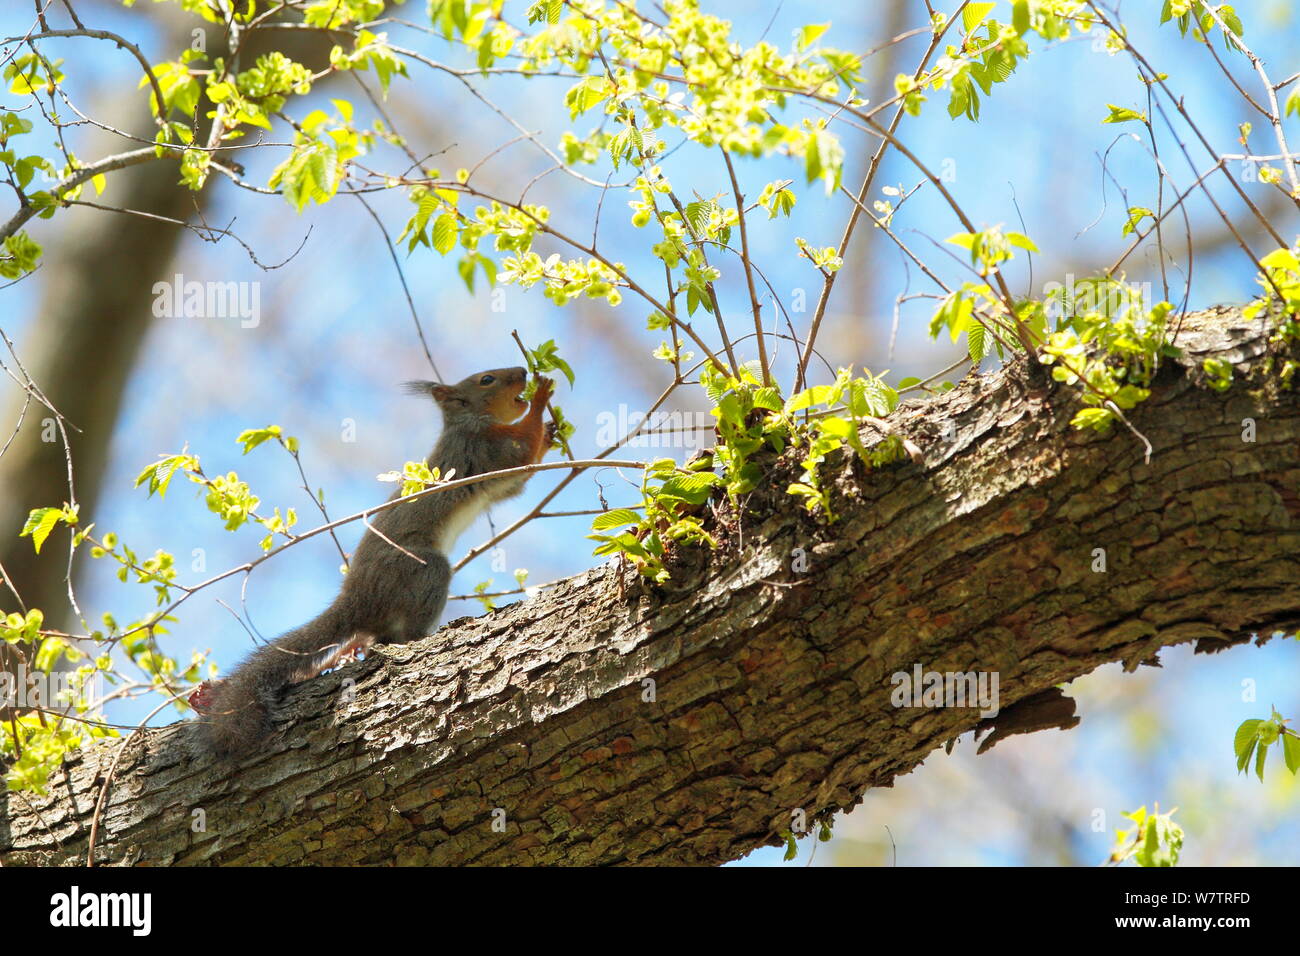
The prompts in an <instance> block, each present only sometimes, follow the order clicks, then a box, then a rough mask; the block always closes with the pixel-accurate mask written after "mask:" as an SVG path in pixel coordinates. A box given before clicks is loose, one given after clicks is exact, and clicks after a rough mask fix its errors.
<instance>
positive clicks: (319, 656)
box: [194, 368, 555, 757]
mask: <svg viewBox="0 0 1300 956" xmlns="http://www.w3.org/2000/svg"><path fill="white" fill-rule="evenodd" d="M527 379H528V374H527V372H526V371H525V370H524V369H522V368H498V369H489V370H488V371H486V372H479V373H477V374H476V375H471V376H469V377H468V378H466V379H464V380H463V381H461V382H458V383H457V384H455V385H443V384H441V383H438V382H425V381H418V382H407V383H406V386H405V388H406V390H407V391H408V392H410V393H412V394H419V395H428V396H429V397H431V398H432V399H433V400H434V401H435V402H436V403H437V405H438V408H439V409H440V411H441V412H442V420H443V429H442V434H441V435H440V436H439V438H438V443H437V444H436V445H435V446H434V449H433V451H432V452H430V453H429V457H428V459H427V462H428V465H429V467H430V468H437V469H438V470H439V473H440V474H441V475H442V477H443V478H444V479H446V478H447V477H448V476H449V475H451V472H453V471H454V472H455V474H454V475H451V478H452V480H455V479H457V478H469V477H471V476H473V475H480V474H484V473H486V472H491V471H499V470H501V469H505V468H517V467H520V466H523V465H530V464H536V463H537V462H539V461H541V460H542V457H543V456H544V455H545V454H546V452H547V449H549V448H550V445H551V442H552V440H553V438H554V435H555V423H554V422H549V423H544V422H543V421H542V415H543V413H544V411H545V409H546V404H547V401H548V399H549V398H550V396H551V390H552V387H553V385H552V382H551V381H550V379H547V378H542V377H541V376H538V377H537V380H536V381H537V387H536V391H535V392H534V393H533V399H532V403H531V405H530V404H529V403H528V402H527V401H525V400H524V399H523V397H522V392H523V388H524V385H525V384H526V382H527ZM525 409H527V414H524V416H523V418H520V417H519V416H520V414H521V413H523V412H524V410H525ZM516 419H518V421H516ZM527 481H528V475H521V476H518V477H510V478H494V479H492V480H490V481H483V482H478V483H476V484H472V485H466V486H464V487H461V488H452V489H450V490H447V491H439V492H434V493H433V494H429V495H425V496H424V497H422V498H417V499H415V500H414V501H408V502H406V503H404V504H400V505H397V506H396V507H392V508H387V509H385V510H383V511H381V512H379V513H378V514H376V515H375V517H374V519H373V520H372V522H371V526H370V527H369V528H368V529H367V530H366V533H365V534H364V536H363V537H362V538H361V542H360V543H359V544H358V545H357V549H356V551H355V553H354V554H353V556H352V561H351V565H350V569H349V571H348V573H347V576H346V577H345V578H344V579H343V586H342V588H341V589H340V590H339V593H338V596H337V597H336V598H335V599H334V602H333V603H332V604H330V606H329V607H327V608H326V609H325V610H324V611H322V612H321V614H320V615H319V616H318V617H316V618H314V619H313V620H311V621H309V622H308V623H306V624H304V625H302V626H301V627H299V628H297V629H296V630H293V631H290V632H288V633H287V634H285V635H284V636H282V637H280V638H279V639H277V640H275V641H273V642H272V643H270V644H265V645H263V646H262V647H259V648H258V649H257V650H255V651H253V652H252V653H251V654H250V655H249V656H248V657H247V658H246V659H245V660H244V661H243V662H242V663H241V664H240V665H239V666H238V667H237V668H236V669H235V671H234V672H233V673H232V674H231V675H230V676H229V677H227V678H225V679H224V680H221V681H217V682H216V683H214V684H211V685H205V686H204V687H203V688H201V690H200V692H199V695H198V696H199V698H200V699H199V700H195V701H194V704H195V709H196V710H198V711H199V712H200V716H201V718H202V719H201V720H200V721H198V722H197V728H198V733H199V740H200V744H201V746H202V747H203V749H204V750H206V751H207V752H208V753H209V754H211V755H213V756H216V757H241V756H244V755H247V754H248V753H249V752H251V751H252V750H253V749H254V748H255V747H256V746H257V745H258V744H259V743H260V742H261V741H262V740H263V739H264V738H265V737H266V735H267V734H268V733H269V732H270V720H269V711H270V706H271V705H272V704H273V703H274V702H275V701H276V700H278V699H279V698H280V696H281V695H282V694H283V692H284V691H285V689H286V688H287V687H288V686H289V685H291V684H294V683H297V682H299V681H302V680H306V679H307V678H309V677H313V676H315V675H316V674H319V673H320V672H321V671H323V670H328V669H329V668H331V667H334V666H337V665H338V664H339V663H341V662H342V661H344V660H346V659H348V658H350V657H352V656H353V655H354V654H355V653H356V652H358V651H360V650H363V649H365V648H367V647H370V646H371V645H373V644H376V643H378V644H405V643H407V642H409V641H414V640H418V639H419V638H422V637H424V636H425V635H427V634H428V633H429V632H430V630H431V629H432V628H433V627H434V626H435V625H436V624H437V623H438V618H439V617H440V615H441V614H442V609H443V606H444V604H446V601H447V591H448V588H449V586H450V584H451V574H452V572H451V564H450V563H449V562H448V560H447V554H448V552H449V551H450V550H451V548H452V547H453V546H454V545H455V543H456V539H457V538H458V537H459V536H460V534H461V532H463V531H464V530H465V529H466V528H468V527H469V526H470V524H472V523H473V521H474V519H475V518H477V517H478V516H479V515H480V514H482V513H483V512H484V511H485V510H486V509H487V508H488V506H490V505H491V504H493V503H494V502H497V501H501V500H502V499H505V498H511V497H514V496H515V495H517V494H519V493H520V492H521V491H522V490H523V488H524V484H525V483H526V482H527ZM400 495H401V489H398V491H397V492H396V493H394V494H393V495H392V496H391V497H390V499H389V500H390V501H391V500H392V499H393V498H397V497H399V496H400Z"/></svg>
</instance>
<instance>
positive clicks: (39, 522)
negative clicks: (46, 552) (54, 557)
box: [18, 508, 63, 554]
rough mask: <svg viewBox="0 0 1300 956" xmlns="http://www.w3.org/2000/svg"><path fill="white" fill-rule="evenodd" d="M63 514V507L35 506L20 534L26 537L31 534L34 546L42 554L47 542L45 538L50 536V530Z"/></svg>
mask: <svg viewBox="0 0 1300 956" xmlns="http://www.w3.org/2000/svg"><path fill="white" fill-rule="evenodd" d="M62 516H63V509H62V508H33V509H32V512H31V514H29V515H28V516H27V521H26V523H25V524H24V525H23V530H22V531H21V532H19V535H18V536H19V537H21V538H25V537H27V536H28V535H31V538H32V547H33V548H35V549H36V553H37V554H40V553H41V545H43V544H44V543H45V539H46V538H48V537H49V536H50V532H51V531H53V530H54V526H55V525H56V524H58V522H59V518H61V517H62Z"/></svg>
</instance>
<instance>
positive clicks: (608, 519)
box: [591, 508, 641, 531]
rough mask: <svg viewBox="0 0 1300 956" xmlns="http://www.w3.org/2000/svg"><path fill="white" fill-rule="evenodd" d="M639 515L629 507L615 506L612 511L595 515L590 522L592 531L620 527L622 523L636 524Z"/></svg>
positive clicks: (639, 519) (639, 518)
mask: <svg viewBox="0 0 1300 956" xmlns="http://www.w3.org/2000/svg"><path fill="white" fill-rule="evenodd" d="M640 521H641V516H640V515H638V514H637V513H636V512H635V511H633V510H632V509H631V508H615V509H614V510H613V511H606V512H605V513H604V514H602V515H596V518H595V520H594V521H592V523H591V530H592V531H608V530H609V529H610V528H621V527H623V526H624V525H629V524H638V523H639V522H640Z"/></svg>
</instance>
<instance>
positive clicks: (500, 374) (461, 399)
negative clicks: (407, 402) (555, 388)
mask: <svg viewBox="0 0 1300 956" xmlns="http://www.w3.org/2000/svg"><path fill="white" fill-rule="evenodd" d="M527 383H528V371H527V369H524V368H522V367H520V366H515V367H514V368H490V369H488V370H487V371H486V372H475V373H474V374H473V375H471V376H469V377H468V378H464V379H461V380H460V381H459V382H457V383H456V384H455V385H444V384H442V383H441V382H407V383H406V386H405V388H406V390H407V391H408V392H410V393H412V394H414V395H428V396H429V397H430V398H432V399H433V400H434V401H435V402H437V403H438V407H439V408H440V409H442V417H443V420H444V421H446V422H448V423H450V422H454V421H457V420H460V419H465V418H474V417H478V416H481V415H490V416H492V418H494V419H495V420H496V421H498V422H501V423H503V424H508V423H510V422H513V421H515V420H516V419H517V418H519V416H520V415H522V414H523V413H524V412H525V411H526V410H527V408H528V402H526V401H525V400H524V398H523V391H524V386H525V385H526V384H527Z"/></svg>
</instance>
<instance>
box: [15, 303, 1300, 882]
mask: <svg viewBox="0 0 1300 956" xmlns="http://www.w3.org/2000/svg"><path fill="white" fill-rule="evenodd" d="M1179 344H1181V345H1182V346H1183V347H1184V348H1185V349H1186V350H1187V352H1186V355H1185V357H1184V358H1182V359H1181V360H1179V361H1178V362H1176V363H1169V365H1168V366H1167V367H1166V368H1165V369H1164V370H1163V371H1162V373H1161V375H1160V377H1159V379H1158V385H1157V387H1156V388H1155V390H1154V392H1153V395H1152V397H1151V398H1150V400H1149V401H1147V402H1146V403H1144V404H1143V405H1141V406H1140V407H1139V408H1138V409H1136V410H1135V411H1134V412H1133V413H1132V414H1131V415H1130V417H1131V419H1132V422H1133V424H1134V426H1135V427H1136V428H1138V429H1139V430H1141V431H1142V433H1143V434H1145V435H1146V436H1147V437H1148V438H1149V439H1150V441H1151V443H1152V445H1153V450H1154V453H1153V455H1152V457H1151V461H1150V464H1145V463H1144V462H1143V454H1142V446H1141V444H1140V443H1139V442H1138V441H1137V440H1136V439H1135V438H1134V437H1133V435H1132V434H1130V433H1129V432H1127V431H1125V430H1123V429H1117V430H1115V431H1114V432H1113V433H1111V434H1110V435H1104V436H1103V435H1096V434H1094V433H1091V432H1079V431H1075V430H1073V429H1072V428H1070V427H1069V425H1068V422H1069V419H1070V417H1071V415H1072V414H1073V411H1074V410H1075V409H1076V408H1077V407H1078V398H1077V392H1076V390H1075V389H1073V388H1068V387H1066V386H1062V385H1059V384H1057V383H1055V382H1053V381H1051V379H1050V378H1049V377H1048V376H1046V375H1045V374H1043V373H1042V371H1041V370H1038V371H1034V370H1030V369H1028V368H1027V367H1026V366H1024V365H1023V364H1017V365H1014V366H1012V367H1010V368H1008V369H1005V370H1003V371H1001V372H998V373H996V374H993V375H988V376H983V377H970V378H967V379H966V380H965V381H963V382H962V383H961V384H960V385H959V387H958V388H957V389H955V390H954V391H952V392H950V393H948V394H947V395H946V396H944V397H942V398H941V399H938V400H935V401H933V402H931V403H928V404H926V405H924V406H921V407H909V408H904V409H902V410H900V411H899V412H897V413H896V414H895V416H894V419H893V422H894V424H895V425H896V426H897V427H898V428H899V429H901V430H902V431H903V432H904V433H905V434H907V435H908V436H909V437H911V438H912V439H913V440H915V441H916V442H917V443H918V444H919V445H920V446H921V448H922V450H923V452H924V462H923V463H921V464H916V463H912V462H907V463H904V464H899V465H894V466H889V467H885V468H882V469H878V470H875V471H872V472H869V473H868V472H865V471H864V470H863V469H862V468H861V466H858V465H856V464H851V463H850V464H847V465H841V466H839V472H838V477H837V479H836V482H837V493H836V499H835V503H836V510H837V513H838V516H839V517H838V520H837V521H836V522H834V523H832V524H824V523H820V522H818V521H816V520H814V519H812V518H810V517H809V516H807V515H806V514H804V513H802V512H801V511H799V510H797V508H796V507H794V505H793V501H794V499H792V498H790V497H789V496H787V495H786V494H785V493H784V488H785V485H786V483H787V482H788V481H789V479H790V477H791V476H792V474H793V469H792V468H790V467H788V466H787V465H786V464H785V463H781V462H777V463H774V464H773V467H772V471H771V473H770V475H769V478H768V480H767V481H766V482H765V483H764V485H763V486H762V487H760V489H759V490H758V491H757V492H756V493H755V494H754V495H753V496H752V497H751V498H750V500H749V501H748V502H747V510H746V513H745V515H744V518H743V521H742V522H741V523H740V524H739V525H737V524H736V523H735V519H734V516H731V517H729V516H728V514H727V512H725V511H723V512H721V513H720V514H719V519H718V525H719V531H720V532H721V533H723V534H724V546H723V548H721V549H720V550H719V551H717V552H714V553H712V554H702V553H699V552H692V553H690V554H688V555H684V556H683V559H682V561H681V563H680V564H679V565H678V566H677V567H676V568H675V572H674V573H675V577H674V580H673V581H672V583H671V584H670V585H669V586H667V587H665V588H662V589H658V588H653V587H649V586H642V585H640V584H638V583H636V582H635V581H633V580H632V579H631V576H630V574H624V575H622V576H621V580H620V575H619V574H618V573H616V572H615V570H614V569H612V568H610V567H602V568H597V569H595V570H592V571H591V572H589V573H587V574H586V575H584V576H583V577H581V578H579V579H577V580H576V581H574V582H572V583H570V584H568V585H565V586H563V587H560V588H557V589H556V590H554V591H553V592H550V593H547V594H545V595H543V596H542V597H540V598H538V599H535V600H532V601H529V602H526V603H523V604H519V605H515V606H513V607H509V608H506V609H503V610H501V611H498V612H496V613H493V614H489V615H487V616H485V617H482V618H479V619H474V620H468V619H467V620H462V621H457V622H453V623H452V624H450V625H448V626H446V627H444V628H443V629H442V630H440V631H439V632H438V633H437V634H436V635H434V636H432V637H430V638H428V639H426V640H425V641H423V642H420V643H418V644H414V645H409V646H406V647H402V648H394V649H385V650H384V651H382V652H381V653H379V654H377V655H375V656H374V657H372V658H371V659H370V660H367V661H365V662H363V663H360V664H357V665H349V666H347V667H345V668H344V669H342V670H341V671H339V672H337V673H335V674H331V675H326V676H324V677H320V678H317V679H315V680H313V681H310V682H308V683H306V684H304V685H301V686H300V687H299V688H296V689H295V690H294V691H293V692H292V693H291V694H290V695H289V696H288V698H287V699H286V701H285V703H284V706H283V707H282V709H281V714H280V718H281V719H282V720H283V724H282V725H281V728H280V731H279V733H278V734H277V736H276V737H275V739H274V740H273V741H272V742H271V743H270V744H269V745H268V747H267V748H266V751H265V753H264V754H262V755H261V756H259V757H257V758H256V759H253V760H250V761H248V762H247V763H246V764H245V765H243V766H242V767H240V768H239V769H238V770H237V771H236V772H232V771H231V770H230V769H229V768H225V767H222V766H218V765H211V764H207V763H202V762H198V761H196V760H193V759H191V758H190V756H189V755H188V748H187V746H186V745H185V739H186V731H185V728H184V726H173V727H169V728H164V729H162V730H159V731H151V732H149V733H148V734H147V735H138V736H137V737H136V738H135V739H134V740H132V741H131V742H129V743H128V744H127V745H126V746H127V750H126V752H125V754H124V757H123V759H122V761H121V764H120V766H119V767H118V769H117V772H116V775H115V776H114V778H113V780H112V782H111V786H110V787H109V791H108V800H107V805H106V807H105V810H104V813H103V815H102V819H101V821H100V831H99V837H98V842H97V846H96V855H97V858H98V859H99V860H102V861H104V862H111V863H151V864H199V863H216V864H240V863H267V864H290V863H323V864H329V863H392V862H395V863H417V864H424V863H428V864H466V863H483V864H488V863H492V864H500V863H567V864H582V863H600V864H604V863H720V862H723V861H726V860H731V859H735V858H737V857H739V856H741V855H743V854H745V853H746V852H748V851H750V850H752V849H754V848H755V847H757V846H760V845H763V844H766V843H771V842H774V841H776V840H778V839H779V834H780V833H781V831H783V830H785V829H787V828H788V827H789V826H790V818H791V811H792V810H795V809H796V808H801V809H802V810H803V811H804V812H805V814H806V815H807V817H808V819H810V820H811V819H814V818H815V817H816V816H817V815H819V814H823V813H827V812H830V811H833V810H835V809H839V808H848V807H852V806H853V805H854V804H855V803H856V802H857V801H858V800H859V799H860V797H861V794H862V792H863V791H864V790H865V789H866V788H868V787H873V786H888V785H889V784H890V782H891V781H892V780H893V778H894V777H895V776H896V775H898V774H901V773H906V772H908V771H910V770H911V769H912V768H914V767H916V766H917V765H918V764H919V763H920V762H921V761H922V760H924V759H925V757H926V756H927V755H929V754H930V753H932V752H933V751H934V750H935V749H936V748H938V747H940V746H942V745H943V744H944V743H945V742H947V741H949V740H951V739H953V738H954V737H955V736H957V735H958V734H961V733H963V732H967V731H971V730H973V729H976V728H977V726H979V724H980V719H979V716H978V713H977V712H976V711H974V710H970V709H933V708H931V709H910V708H898V707H895V706H893V705H892V704H891V702H890V693H891V689H892V687H891V682H890V675H891V674H892V673H894V672H896V671H910V670H911V669H912V667H913V665H914V664H917V663H919V664H921V665H922V666H923V667H924V668H926V669H929V670H938V671H972V670H974V671H996V672H997V673H998V674H999V678H1000V690H1001V701H1002V706H1003V708H1004V710H1003V713H1002V714H1001V715H1000V717H999V718H998V719H997V720H995V721H994V722H993V723H994V724H995V725H996V727H995V733H999V732H1000V733H1011V732H1025V731H1029V730H1033V729H1036V728H1039V727H1042V726H1049V725H1050V726H1070V725H1071V724H1072V723H1073V722H1074V718H1073V717H1072V709H1073V708H1072V706H1070V705H1069V704H1068V703H1066V704H1063V703H1062V701H1061V700H1060V698H1059V695H1056V694H1054V693H1053V692H1052V688H1053V687H1054V686H1055V685H1057V684H1060V683H1062V682H1065V681H1069V680H1071V679H1073V678H1075V677H1078V676H1080V675H1082V674H1086V673H1088V672H1089V671H1091V670H1093V669H1094V668H1096V667H1098V666H1100V665H1102V664H1105V663H1107V662H1110V661H1123V662H1124V663H1125V666H1126V667H1128V668H1129V669H1133V668H1135V667H1137V666H1138V665H1139V664H1141V663H1151V662H1154V660H1155V657H1156V654H1157V651H1159V649H1160V648H1162V647H1166V646H1170V645H1174V644H1180V643H1184V642H1188V641H1196V642H1198V649H1201V650H1205V649H1209V650H1215V649H1218V648H1221V647H1224V646H1227V645H1228V644H1230V643H1234V642H1241V641H1245V640H1249V639H1250V638H1251V637H1252V636H1255V635H1256V634H1258V635H1260V636H1261V637H1260V639H1265V638H1266V637H1267V636H1268V635H1269V634H1271V633H1272V632H1274V631H1276V630H1279V629H1287V630H1291V629H1294V628H1295V627H1296V625H1297V623H1298V622H1300V584H1298V583H1297V582H1300V574H1298V573H1297V572H1298V571H1300V560H1298V559H1297V556H1296V555H1297V550H1298V549H1297V545H1300V495H1298V494H1297V488H1300V482H1298V480H1297V479H1300V442H1298V441H1297V439H1300V402H1298V401H1297V398H1296V395H1295V393H1294V392H1291V391H1286V390H1282V389H1279V388H1278V387H1277V382H1278V376H1277V370H1276V365H1275V366H1274V368H1273V370H1272V371H1266V370H1265V369H1264V367H1263V366H1264V362H1263V357H1264V355H1265V353H1266V351H1267V349H1268V346H1267V332H1266V331H1265V330H1264V329H1263V328H1262V327H1261V326H1260V325H1259V324H1258V323H1256V324H1254V325H1251V324H1248V323H1245V322H1244V321H1243V320H1242V319H1241V318H1240V316H1239V315H1236V314H1235V313H1231V312H1229V311H1227V310H1220V311H1216V312H1211V313H1202V314H1198V315H1196V316H1192V317H1189V319H1188V321H1187V322H1186V325H1185V327H1184V334H1183V335H1182V337H1181V338H1180V340H1179ZM1208 354H1219V355H1222V356H1224V357H1226V358H1228V359H1229V360H1231V361H1232V362H1233V364H1234V365H1235V366H1236V368H1237V378H1236V381H1235V382H1234V384H1233V386H1232V388H1231V389H1230V390H1229V391H1227V392H1226V393H1219V392H1215V391H1213V390H1211V389H1209V388H1207V387H1206V385H1205V383H1204V380H1203V376H1202V375H1201V373H1200V371H1199V370H1200V367H1201V361H1202V359H1203V358H1204V357H1205V356H1206V355H1208ZM1247 369H1249V377H1247V375H1246V372H1247ZM1246 418H1252V419H1254V420H1255V422H1256V427H1257V434H1256V440H1255V441H1254V442H1246V441H1243V424H1242V423H1243V419H1246ZM948 426H951V431H950V432H947V434H948V436H949V437H948V438H945V432H946V431H947V428H948ZM796 548H799V549H803V550H804V553H806V555H807V557H808V562H809V563H808V567H807V570H806V571H804V572H803V573H799V572H797V571H795V570H792V560H791V554H792V551H793V550H794V549H796ZM1097 548H1102V549H1105V556H1106V570H1105V572H1104V573H1099V572H1096V571H1094V570H1093V566H1094V564H1093V562H1094V549H1097ZM649 680H652V681H653V686H654V695H653V696H654V700H653V701H648V700H646V698H647V697H648V696H649V694H648V692H647V690H646V688H647V686H648V685H647V683H646V682H647V681H649ZM353 683H354V684H355V697H354V699H352V700H350V701H349V699H348V697H347V693H346V691H347V689H348V688H349V686H351V685H352V684H353ZM1017 704H1020V705H1021V706H1017ZM118 746H119V745H118V744H116V743H113V744H109V745H106V746H104V747H101V748H97V749H94V750H91V751H89V752H86V753H84V754H82V755H81V756H79V757H78V758H76V759H75V760H74V761H73V762H72V763H71V764H70V765H69V766H68V767H67V768H66V771H65V772H62V773H60V774H59V775H58V777H57V779H55V780H54V781H53V782H52V786H51V788H50V793H49V796H47V797H41V798H34V797H16V796H13V795H10V796H9V797H8V798H6V799H7V801H8V802H7V806H6V808H5V809H6V811H7V812H6V813H5V814H4V816H3V818H0V861H2V862H4V863H5V864H15V863H38V862H40V863H59V862H76V861H84V860H85V858H86V852H87V837H88V833H89V828H90V822H91V818H92V816H93V811H94V806H95V802H96V799H97V797H98V794H99V788H100V786H101V785H102V783H103V778H104V775H105V773H106V771H107V768H108V767H109V766H110V764H111V762H112V760H113V759H114V757H115V755H116V752H117V747H118ZM197 810H202V811H203V814H204V815H205V824H206V830H204V831H202V832H195V828H194V827H193V822H194V819H195V812H196V811H197ZM494 820H496V821H499V822H501V823H503V824H504V829H503V831H501V832H498V830H497V829H494V826H493V824H494Z"/></svg>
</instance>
